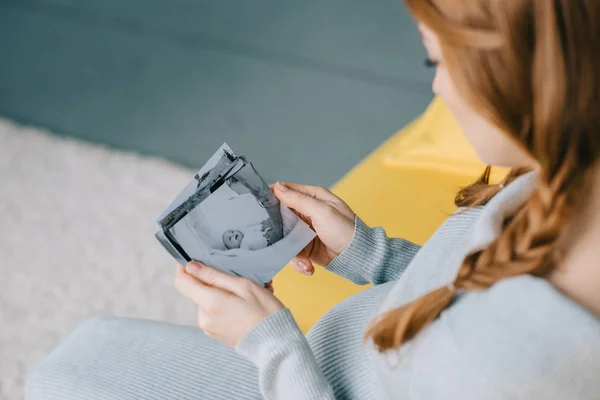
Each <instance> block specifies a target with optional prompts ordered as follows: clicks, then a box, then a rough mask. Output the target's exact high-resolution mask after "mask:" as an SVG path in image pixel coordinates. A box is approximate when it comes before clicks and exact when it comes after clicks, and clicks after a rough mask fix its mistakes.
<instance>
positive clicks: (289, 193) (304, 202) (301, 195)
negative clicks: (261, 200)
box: [274, 182, 325, 218]
mask: <svg viewBox="0 0 600 400" xmlns="http://www.w3.org/2000/svg"><path fill="white" fill-rule="evenodd" d="M274 187H275V195H276V196H277V198H278V199H279V200H280V201H281V202H282V203H283V204H285V205H286V206H288V207H289V208H292V209H294V210H296V211H297V212H299V213H301V214H303V215H305V216H307V217H309V218H313V217H314V216H315V215H316V214H317V213H318V212H319V210H320V209H321V208H322V207H323V206H324V205H325V204H324V203H323V202H322V201H321V200H319V199H317V198H316V197H314V196H312V195H311V194H310V193H307V192H302V191H298V190H294V189H292V188H291V187H290V186H288V185H286V184H284V183H282V182H277V184H275V185H274Z"/></svg>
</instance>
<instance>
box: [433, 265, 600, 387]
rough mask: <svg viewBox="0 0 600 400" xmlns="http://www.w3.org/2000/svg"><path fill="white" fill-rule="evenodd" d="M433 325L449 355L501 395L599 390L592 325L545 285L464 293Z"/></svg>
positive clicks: (503, 284) (534, 282)
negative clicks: (448, 344)
mask: <svg viewBox="0 0 600 400" xmlns="http://www.w3.org/2000/svg"><path fill="white" fill-rule="evenodd" d="M438 322H439V323H440V325H441V326H440V328H441V330H442V331H444V332H445V333H446V334H448V335H449V336H450V337H451V340H452V345H453V347H455V351H456V354H459V355H460V357H461V358H463V360H464V361H465V362H466V363H467V364H469V365H471V366H472V368H473V369H477V370H478V371H479V372H480V373H483V374H484V375H485V376H487V377H488V378H489V379H490V380H492V381H496V382H497V383H499V385H500V386H501V387H511V386H514V385H516V386H514V389H515V390H517V389H518V387H522V388H525V387H529V388H532V389H533V388H535V389H536V390H537V389H539V388H538V384H541V383H542V382H545V383H544V384H546V385H547V387H548V389H550V388H555V389H553V390H559V389H556V387H558V386H560V385H563V384H566V385H568V384H569V382H571V383H572V384H577V383H580V384H581V388H582V389H581V390H584V391H586V390H588V389H589V388H594V389H595V390H600V361H599V360H600V319H599V318H597V317H596V316H594V315H593V314H591V313H589V312H588V311H587V310H586V309H584V308H583V307H581V306H580V305H578V304H577V303H575V302H573V301H572V300H570V299H569V298H568V297H566V296H564V295H563V294H562V293H560V292H559V291H558V290H556V289H555V288H554V286H552V284H551V283H549V282H548V281H547V280H545V279H541V278H536V277H533V276H530V275H523V276H517V277H512V278H507V279H504V280H502V281H500V282H498V283H497V284H495V285H493V286H492V287H490V288H489V289H487V290H483V291H470V292H465V293H463V294H461V295H459V296H458V297H457V299H456V301H455V302H454V304H453V305H452V306H451V307H450V308H449V309H447V310H446V311H445V312H444V313H442V315H441V316H440V320H439V321H438ZM549 380H550V381H552V382H553V383H548V381H549ZM519 385H521V386H519ZM544 390H545V389H544ZM542 397H543V396H542ZM582 398H587V397H585V396H582Z"/></svg>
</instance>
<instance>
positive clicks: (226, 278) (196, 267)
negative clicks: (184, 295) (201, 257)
mask: <svg viewBox="0 0 600 400" xmlns="http://www.w3.org/2000/svg"><path fill="white" fill-rule="evenodd" d="M185 270H186V272H187V273H188V274H190V275H192V276H193V277H195V278H197V279H199V280H201V281H202V282H203V283H205V284H206V285H210V286H213V287H216V288H220V289H223V290H227V291H228V292H231V293H233V294H236V295H238V296H240V297H244V296H245V295H246V294H247V292H248V283H247V282H249V281H248V280H247V279H244V278H239V277H237V276H232V275H229V274H226V273H225V272H222V271H219V270H218V269H216V268H212V267H209V266H208V265H204V264H202V263H199V262H197V261H192V262H189V263H188V264H187V265H186V267H185Z"/></svg>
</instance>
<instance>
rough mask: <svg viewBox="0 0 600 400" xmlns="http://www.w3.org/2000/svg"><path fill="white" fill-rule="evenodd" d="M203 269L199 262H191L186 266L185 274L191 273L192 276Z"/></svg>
mask: <svg viewBox="0 0 600 400" xmlns="http://www.w3.org/2000/svg"><path fill="white" fill-rule="evenodd" d="M201 267H202V264H201V263H199V262H197V261H190V262H189V263H187V265H186V266H185V272H189V273H191V274H193V273H195V272H198V271H200V268H201Z"/></svg>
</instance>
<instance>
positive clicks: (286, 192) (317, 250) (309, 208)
mask: <svg viewBox="0 0 600 400" xmlns="http://www.w3.org/2000/svg"><path fill="white" fill-rule="evenodd" d="M272 188H273V191H274V192H275V195H276V196H277V197H278V198H279V200H280V201H281V202H282V203H283V204H285V205H286V206H288V207H289V208H290V209H292V211H294V212H295V213H296V214H297V215H298V216H299V217H300V218H302V219H303V220H304V222H306V223H307V224H308V225H309V226H310V227H311V228H312V229H313V230H314V231H315V232H316V233H317V237H315V238H314V239H313V240H312V241H311V242H310V243H309V244H308V245H307V246H306V247H305V248H304V249H303V250H302V251H301V252H300V253H299V254H298V255H297V256H296V257H294V259H293V260H292V265H293V266H294V268H295V269H297V270H298V271H299V272H301V273H304V274H307V275H312V274H313V273H314V271H315V270H314V264H313V263H316V264H319V265H327V264H329V262H331V260H333V259H334V258H335V257H337V256H339V255H340V254H341V253H342V252H343V251H344V250H345V249H346V248H347V247H348V246H349V245H350V243H351V242H352V239H353V238H354V217H355V214H354V211H352V209H351V208H350V207H348V205H347V204H346V203H345V202H344V201H343V200H342V199H340V198H339V197H337V196H336V195H335V194H333V193H331V192H330V191H329V190H328V189H326V188H324V187H320V186H310V185H300V184H298V183H288V182H286V183H283V182H277V183H276V184H275V185H273V187H272Z"/></svg>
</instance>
